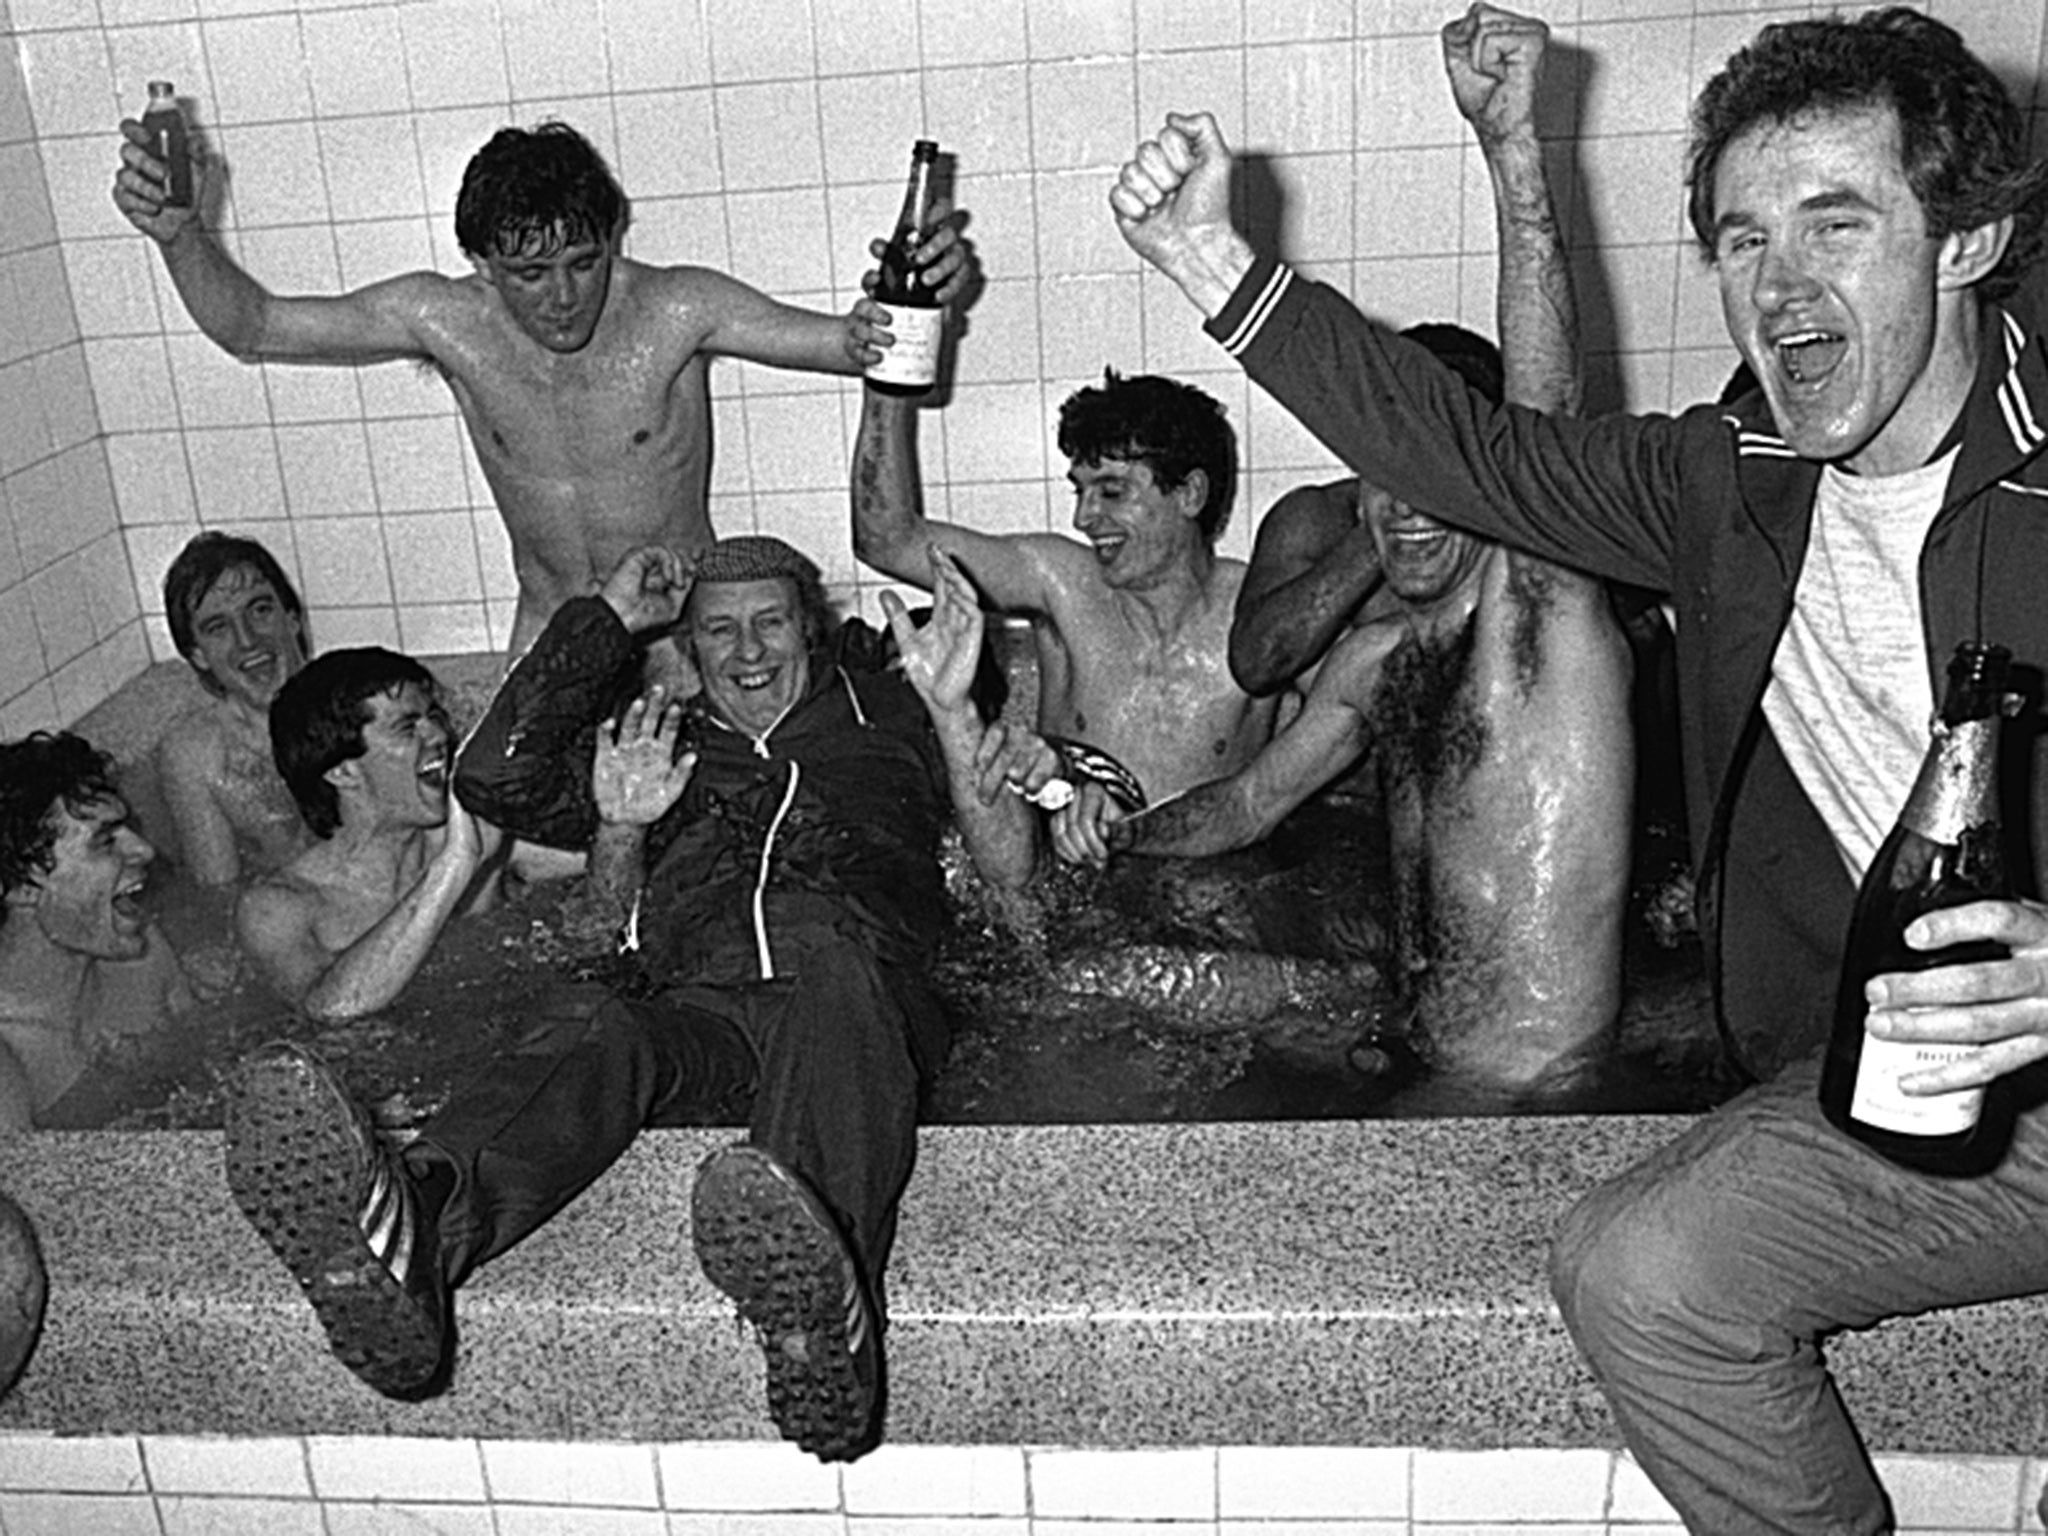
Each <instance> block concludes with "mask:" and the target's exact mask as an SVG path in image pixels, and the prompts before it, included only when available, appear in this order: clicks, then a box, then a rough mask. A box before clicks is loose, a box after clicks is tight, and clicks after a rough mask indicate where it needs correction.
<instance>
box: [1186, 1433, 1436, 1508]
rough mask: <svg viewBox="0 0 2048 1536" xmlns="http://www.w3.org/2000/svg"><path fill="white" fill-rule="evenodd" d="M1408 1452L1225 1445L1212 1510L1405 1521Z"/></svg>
mask: <svg viewBox="0 0 2048 1536" xmlns="http://www.w3.org/2000/svg"><path fill="white" fill-rule="evenodd" d="M1408 1472H1409V1453H1408V1452H1407V1451H1405V1450H1345V1449H1335V1448H1331V1449H1324V1448H1320V1447H1308V1446H1236V1447H1230V1446H1226V1447H1224V1448H1223V1449H1222V1450H1220V1451H1218V1452H1217V1453H1216V1473H1217V1512H1218V1514H1219V1515H1221V1516H1223V1517H1224V1518H1226V1519H1228V1518H1231V1517H1233V1516H1234V1517H1240V1518H1252V1517H1256V1518H1263V1519H1278V1518H1281V1517H1285V1518H1287V1519H1290V1520H1298V1519H1316V1520H1341V1519H1375V1520H1405V1519H1406V1518H1407V1517H1408Z"/></svg>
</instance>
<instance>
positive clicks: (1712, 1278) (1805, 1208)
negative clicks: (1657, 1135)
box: [1551, 1060, 2048, 1536]
mask: <svg viewBox="0 0 2048 1536" xmlns="http://www.w3.org/2000/svg"><path fill="white" fill-rule="evenodd" d="M1818 1080H1819V1063H1818V1061H1817V1060H1816V1061H1809V1062H1805V1063H1802V1064H1800V1065H1798V1066H1795V1067H1793V1068H1790V1069H1788V1070H1787V1071H1786V1072H1785V1073H1783V1074H1782V1075H1781V1076H1779V1077H1778V1078H1777V1079H1775V1080H1774V1081H1772V1082H1770V1083H1768V1084H1765V1085H1764V1086H1762V1087H1760V1088H1756V1089H1752V1090H1751V1091H1750V1092H1748V1093H1746V1094H1744V1095H1743V1096H1741V1097H1740V1098H1738V1099H1736V1100H1734V1101H1733V1102H1731V1103H1729V1104H1727V1105H1725V1106H1723V1107H1722V1108H1720V1109H1718V1110H1716V1111H1714V1112H1713V1113H1711V1114H1709V1115H1707V1116H1705V1117H1704V1118H1703V1119H1702V1120H1701V1121H1700V1122H1699V1123H1698V1124H1697V1125H1695V1126H1693V1127H1691V1128H1690V1129H1689V1130H1687V1131H1686V1132H1685V1133H1684V1134H1683V1135H1681V1136H1679V1137H1678V1139H1677V1140H1675V1141H1673V1142H1672V1143H1671V1144H1670V1145H1668V1146H1666V1147H1664V1148H1662V1149H1661V1150H1660V1151H1658V1152H1657V1153H1655V1154H1653V1155H1652V1156H1650V1157H1648V1158H1646V1159H1644V1160H1643V1161H1642V1162H1641V1163H1639V1164H1637V1165H1636V1166H1635V1167H1634V1168H1631V1169H1629V1170H1628V1171H1627V1172H1625V1173H1623V1174H1622V1175H1621V1176H1619V1177H1618V1178H1616V1179H1614V1180H1612V1181H1610V1182H1608V1183H1606V1184H1604V1185H1601V1186H1600V1187H1599V1188H1597V1189H1595V1190H1593V1191H1592V1192H1591V1193H1590V1194H1588V1195H1587V1196H1586V1197H1585V1199H1584V1200H1582V1201H1581V1202H1580V1203H1579V1204H1578V1205H1577V1206H1576V1207H1575V1208H1574V1209H1573V1210H1572V1211H1571V1212H1570V1213H1569V1214H1568V1215H1567V1216H1566V1218H1565V1220H1564V1224H1563V1227H1562V1229H1561V1231H1560V1232H1559V1235H1558V1239H1557V1243H1556V1247H1555V1250H1554V1252H1553V1254H1552V1264H1551V1283H1552V1288H1553V1290H1554V1292H1555V1294H1556V1296H1557V1301H1558V1305H1559V1307H1560V1308H1562V1309H1563V1312H1564V1317H1565V1322H1566V1323H1567V1325H1568V1326H1569V1327H1570V1328H1571V1331H1572V1336H1573V1337H1574V1338H1575V1339H1576V1340H1577V1342H1578V1345H1579V1348H1580V1350H1581V1351H1582V1352H1583V1353H1584V1355H1585V1357H1586V1359H1587V1360H1588V1361H1589V1362H1590V1363H1591V1365H1592V1368H1593V1373H1594V1375H1595V1376H1596V1377H1597V1378H1598V1380H1599V1382H1600V1386H1601V1388H1602V1390H1603V1391H1604V1392H1605V1393H1606V1396H1607V1400H1608V1403H1609V1404H1610V1405H1611V1406H1612V1408H1613V1410H1614V1415H1615V1418H1616V1419H1617V1420H1618V1421H1619V1422H1620V1424H1621V1428H1622V1432H1623V1434H1624V1435H1625V1436H1626V1437H1627V1440H1628V1444H1629V1447H1630V1449H1631V1450H1632V1451H1634V1453H1635V1456H1636V1459H1637V1460H1638V1461H1639V1462H1640V1463H1641V1465H1642V1467H1643V1470H1644V1471H1645V1472H1646V1473H1648V1474H1649V1476H1650V1479H1651V1480H1652V1481H1653V1482H1654V1483H1655V1484H1656V1485H1657V1487H1658V1489H1659V1490H1660V1491H1661V1492H1662V1493H1663V1494H1664V1496H1665V1498H1667V1499H1668V1500H1670V1502H1671V1503H1672V1505H1673V1506H1674V1507H1675V1508H1676V1509H1677V1510H1678V1512H1679V1513H1680V1514H1681V1515H1682V1516H1684V1518H1685V1522H1686V1526H1687V1528H1688V1529H1689V1530H1691V1531H1694V1532H1696V1533H1700V1536H1751V1533H1764V1532H1770V1533H1799V1536H1817V1533H1821V1532H1826V1533H1829V1536H1851V1533H1853V1536H1865V1533H1871V1532H1886V1531H1889V1530H1891V1528H1892V1523H1891V1520H1892V1517H1891V1511H1890V1507H1889V1505H1888V1503H1887V1501H1886V1499H1885V1496H1884V1492H1883V1490H1882V1488H1880V1487H1879V1485H1878V1482H1877V1478H1876V1475H1875V1474H1874V1472H1873V1471H1872V1468H1871V1464H1870V1458H1869V1456H1868V1455H1867V1454H1866V1452H1865V1450H1864V1447H1863V1444H1862V1441H1861V1440H1860V1439H1859V1438H1858V1436H1857V1434H1856V1431H1855V1429H1854V1427H1853V1426H1852V1425H1851V1423H1850V1422H1849V1417H1848V1414H1847V1412H1846V1411H1845V1410H1844V1408H1843V1404H1842V1401H1841V1398H1840V1396H1839V1395H1838V1394H1837V1392H1836V1389H1835V1385H1834V1382H1833V1380H1832V1379H1831V1378H1830V1377H1829V1375H1828V1373H1827V1369H1826V1366H1825V1364H1824V1363H1823V1361H1822V1358H1821V1353H1820V1344H1821V1341H1822V1340H1823V1338H1824V1337H1825V1336H1826V1335H1827V1334H1829V1333H1831V1332H1833V1331H1834V1330H1836V1329H1841V1328H1861V1327H1867V1326H1869V1325H1870V1324H1873V1323H1876V1322H1879V1321H1881V1320H1882V1319H1885V1318H1888V1317H1899V1316H1906V1315H1910V1314H1913V1313H1917V1312H1924V1311H1928V1310H1930V1309H1932V1308H1936V1307H1946V1306H1956V1305H1961V1304H1965V1303H1970V1302H1979V1301H1991V1300H1997V1299H2001V1298H2004V1297H2010V1296H2019V1295H2025V1294H2027V1293H2030V1292H2035V1291H2043V1290H2048V1111H2043V1110H2042V1109H2040V1108H2035V1109H2031V1110H2029V1111H2028V1112H2026V1113H2024V1114H2022V1115H2021V1116H2020V1120H2019V1125H2018V1129H2017V1131H2016V1133H2015V1135H2014V1139H2013V1146H2012V1150H2011V1151H2010V1152H2009V1153H2008V1155H2007V1157H2006V1159H2005V1161H2004V1163H2003V1164H2002V1165H2001V1166H2000V1167H1999V1169H1998V1170H1997V1171H1996V1172H1994V1173H1991V1174H1988V1175H1986V1176H1985V1177H1983V1178H1981V1179H1944V1178H1939V1177H1932V1176H1928V1175H1923V1174H1916V1173H1913V1172H1910V1171H1908V1170H1905V1169H1901V1168H1897V1167H1894V1166H1893V1165H1891V1164H1889V1163H1887V1162H1885V1161H1884V1160H1882V1159H1881V1158H1879V1157H1878V1156H1877V1155H1876V1154H1875V1153H1872V1152H1869V1151H1867V1150H1865V1149H1864V1148H1863V1147H1861V1146H1860V1145H1859V1144H1857V1143H1855V1142H1852V1141H1850V1140H1849V1139H1848V1138H1847V1137H1846V1136H1844V1135H1842V1134H1841V1133H1840V1132H1838V1131H1836V1130H1835V1129H1834V1128H1833V1127H1832V1126H1830V1125H1829V1124H1828V1123H1827V1122H1826V1121H1825V1120H1824V1119H1823V1118H1822V1117H1821V1113H1820V1107H1819V1104H1818V1102H1817V1100H1816V1097H1815V1094H1816V1088H1817V1084H1818Z"/></svg>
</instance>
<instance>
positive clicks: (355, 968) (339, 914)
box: [235, 646, 502, 1020]
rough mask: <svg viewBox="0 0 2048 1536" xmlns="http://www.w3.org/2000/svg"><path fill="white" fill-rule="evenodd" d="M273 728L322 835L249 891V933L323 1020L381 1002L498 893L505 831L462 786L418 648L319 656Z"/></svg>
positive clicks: (278, 710) (238, 920) (270, 969)
mask: <svg viewBox="0 0 2048 1536" xmlns="http://www.w3.org/2000/svg"><path fill="white" fill-rule="evenodd" d="M270 732H271V740H272V743H273V744H274V746H275V750H276V755H277V768H278V772H279V773H280V774H282V775H283V777H284V781H285V783H286V784H287V785H288V786H289V787H290V789H291V792H292V795H293V797H294V798H295V799H296V800H297V801H298V805H299V810H300V812H301V813H302V814H303V815H304V816H305V819H306V825H307V826H308V827H310V828H311V829H312V831H313V834H314V836H315V837H316V838H317V839H318V841H316V842H314V843H313V844H312V846H310V847H309V848H307V849H306V851H305V852H303V853H302V854H300V855H299V856H298V857H297V858H296V859H294V860H293V861H292V862H291V863H290V864H288V865H286V866H285V868H284V869H282V870H280V871H279V872H278V873H277V874H275V875H272V876H269V877H267V878H265V879H262V880H259V881H257V882H255V883H254V884H252V885H251V886H249V888H248V889H247V890H245V891H244V892H243V893H242V898H241V900H240V901H239V902H238V903H237V904H236V908H235V927H236V931H237V933H238V934H239V936H240V938H241V941H242V945H243V948H244V949H245V950H246V951H247V952H248V954H249V958H250V959H251V960H252V961H253V962H254V963H255V966H256V968H257V970H258V971H259V972H260V973H261V974H262V976H263V977H264V979H265V980H266V981H268V982H269V983H270V985H271V986H272V987H273V988H274V989H275V990H276V991H277V992H278V993H279V995H281V996H282V997H284V998H285V999H286V1000H287V1001H289V1002H292V1003H295V1004H297V1005H298V1006H299V1007H300V1008H301V1009H302V1010H303V1011H304V1012H305V1013H306V1014H307V1015H308V1016H309V1017H311V1018H314V1019H319V1020H337V1019H351V1018H357V1017H360V1016H361V1015H363V1014H367V1013H374V1012H376V1011H377V1010H378V1009H379V1008H383V1007H385V1006H387V1005H388V1004H390V1002H391V1001H392V1000H393V999H394V998H396V997H397V996H398V994H399V992H400V991H402V990H403V989H404V987H405V985H406V983H408V982H409V981H411V980H412V978H413V975H414V973H415V972H416V971H418V969H419V967H420V965H421V963H422V962H423V961H424V960H425V959H426V958H427V955H428V953H429V952H430V951H431V950H432V949H433V947H434V941H435V939H437V938H438V937H439V936H440V933H441V930H442V929H443V928H444V927H446V926H447V923H448V920H449V919H450V918H451V917H454V916H456V915H458V914H459V913H462V912H473V911H482V910H484V909H485V908H487V907H489V906H490V905H492V904H493V903H494V902H495V900H496V898H497V891H498V876H499V861H498V859H497V858H496V855H497V853H498V850H499V849H500V847H501V846H502V839H501V838H500V837H499V835H498V832H497V830H496V829H495V828H493V827H490V826H487V825H486V824H484V823H482V822H479V821H478V820H477V819H476V818H475V817H473V816H471V815H470V814H469V812H467V811H466V810H464V809H463V807H462V803H461V802H460V801H459V800H457V799H456V798H455V797H454V795H452V794H451V793H450V792H449V788H448V776H449V771H450V763H451V760H452V759H453V757H454V753H455V737H454V732H453V731H452V730H451V729H450V727H449V724H448V717H447V716H446V715H445V714H443V713H442V711H441V706H440V703H439V702H438V700H437V699H436V698H435V694H434V679H433V677H432V675H431V674H430V673H428V671H427V670H426V668H424V667H422V666H421V665H420V664H419V663H418V662H416V661H414V660H412V658H410V657H408V656H400V655H398V654H397V653H395V652H392V651H387V650H383V649H380V648H378V647H375V646H370V647H364V648H362V649H357V650H344V651H332V652H329V653H328V654H326V655H324V656H320V657H318V658H316V659H315V660H313V661H310V662H308V663H307V664H306V666H305V668H304V670H302V671H301V672H300V673H299V674H298V676H296V677H294V678H293V679H292V680H291V681H290V682H288V683H287V684H286V685H285V686H284V688H283V690H282V691H281V692H280V693H279V694H278V696H277V700H276V702H275V703H273V704H272V705H271V710H270Z"/></svg>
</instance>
